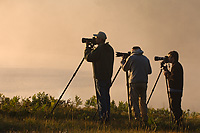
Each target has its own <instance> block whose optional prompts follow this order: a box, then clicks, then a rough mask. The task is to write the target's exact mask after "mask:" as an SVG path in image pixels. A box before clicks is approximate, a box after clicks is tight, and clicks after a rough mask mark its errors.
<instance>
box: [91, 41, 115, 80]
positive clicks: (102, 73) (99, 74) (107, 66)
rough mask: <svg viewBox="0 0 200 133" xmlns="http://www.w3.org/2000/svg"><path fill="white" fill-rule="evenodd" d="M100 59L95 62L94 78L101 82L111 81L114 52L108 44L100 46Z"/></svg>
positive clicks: (98, 49)
mask: <svg viewBox="0 0 200 133" xmlns="http://www.w3.org/2000/svg"><path fill="white" fill-rule="evenodd" d="M96 51H98V57H97V58H96V59H95V60H93V61H92V62H93V71H94V78H96V79H100V80H108V79H111V77H112V73H113V63H114V50H113V48H112V47H111V46H110V45H109V44H108V43H106V44H103V45H101V46H98V48H97V49H96Z"/></svg>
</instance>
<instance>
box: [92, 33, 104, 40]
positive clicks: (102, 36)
mask: <svg viewBox="0 0 200 133" xmlns="http://www.w3.org/2000/svg"><path fill="white" fill-rule="evenodd" d="M93 36H96V37H98V38H101V39H103V40H106V39H107V37H106V34H105V33H104V32H102V31H100V32H99V33H98V34H93Z"/></svg>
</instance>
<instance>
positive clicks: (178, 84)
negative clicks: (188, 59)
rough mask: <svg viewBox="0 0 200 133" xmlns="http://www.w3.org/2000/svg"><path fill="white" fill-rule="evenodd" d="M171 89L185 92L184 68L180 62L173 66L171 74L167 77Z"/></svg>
mask: <svg viewBox="0 0 200 133" xmlns="http://www.w3.org/2000/svg"><path fill="white" fill-rule="evenodd" d="M167 79H168V81H169V87H170V88H172V89H176V90H183V67H182V65H181V64H180V63H179V62H175V63H173V64H172V69H171V72H170V74H169V75H168V76H167Z"/></svg>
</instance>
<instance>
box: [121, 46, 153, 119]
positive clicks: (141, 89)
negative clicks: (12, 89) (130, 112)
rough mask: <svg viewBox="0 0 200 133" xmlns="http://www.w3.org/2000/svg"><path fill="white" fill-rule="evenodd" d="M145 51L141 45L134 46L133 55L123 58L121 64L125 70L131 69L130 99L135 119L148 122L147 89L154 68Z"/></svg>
mask: <svg viewBox="0 0 200 133" xmlns="http://www.w3.org/2000/svg"><path fill="white" fill-rule="evenodd" d="M143 53H144V52H143V51H142V50H141V48H140V47H138V46H135V47H133V48H132V53H131V55H130V56H129V57H127V59H125V58H122V61H121V66H122V69H123V70H124V71H129V86H130V90H129V95H130V97H129V99H130V102H131V106H132V107H133V109H134V112H135V119H136V120H143V121H144V122H147V120H148V116H147V104H146V91H147V83H148V74H151V73H152V70H151V65H150V61H149V59H148V58H147V57H146V56H144V55H143ZM139 102H140V104H139ZM140 109H141V110H140ZM141 118H142V119H141Z"/></svg>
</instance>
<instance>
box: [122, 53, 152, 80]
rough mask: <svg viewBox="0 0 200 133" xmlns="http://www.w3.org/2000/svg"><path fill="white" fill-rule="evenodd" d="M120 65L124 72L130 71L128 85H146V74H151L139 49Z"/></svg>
mask: <svg viewBox="0 0 200 133" xmlns="http://www.w3.org/2000/svg"><path fill="white" fill-rule="evenodd" d="M121 64H122V65H121V66H122V69H123V70H124V71H130V74H129V83H148V74H151V73H152V70H151V65H150V61H149V59H148V58H147V57H146V56H144V55H143V51H142V50H141V49H137V50H135V51H134V52H133V53H132V54H131V55H130V56H129V57H128V58H127V59H126V60H122V61H121Z"/></svg>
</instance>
